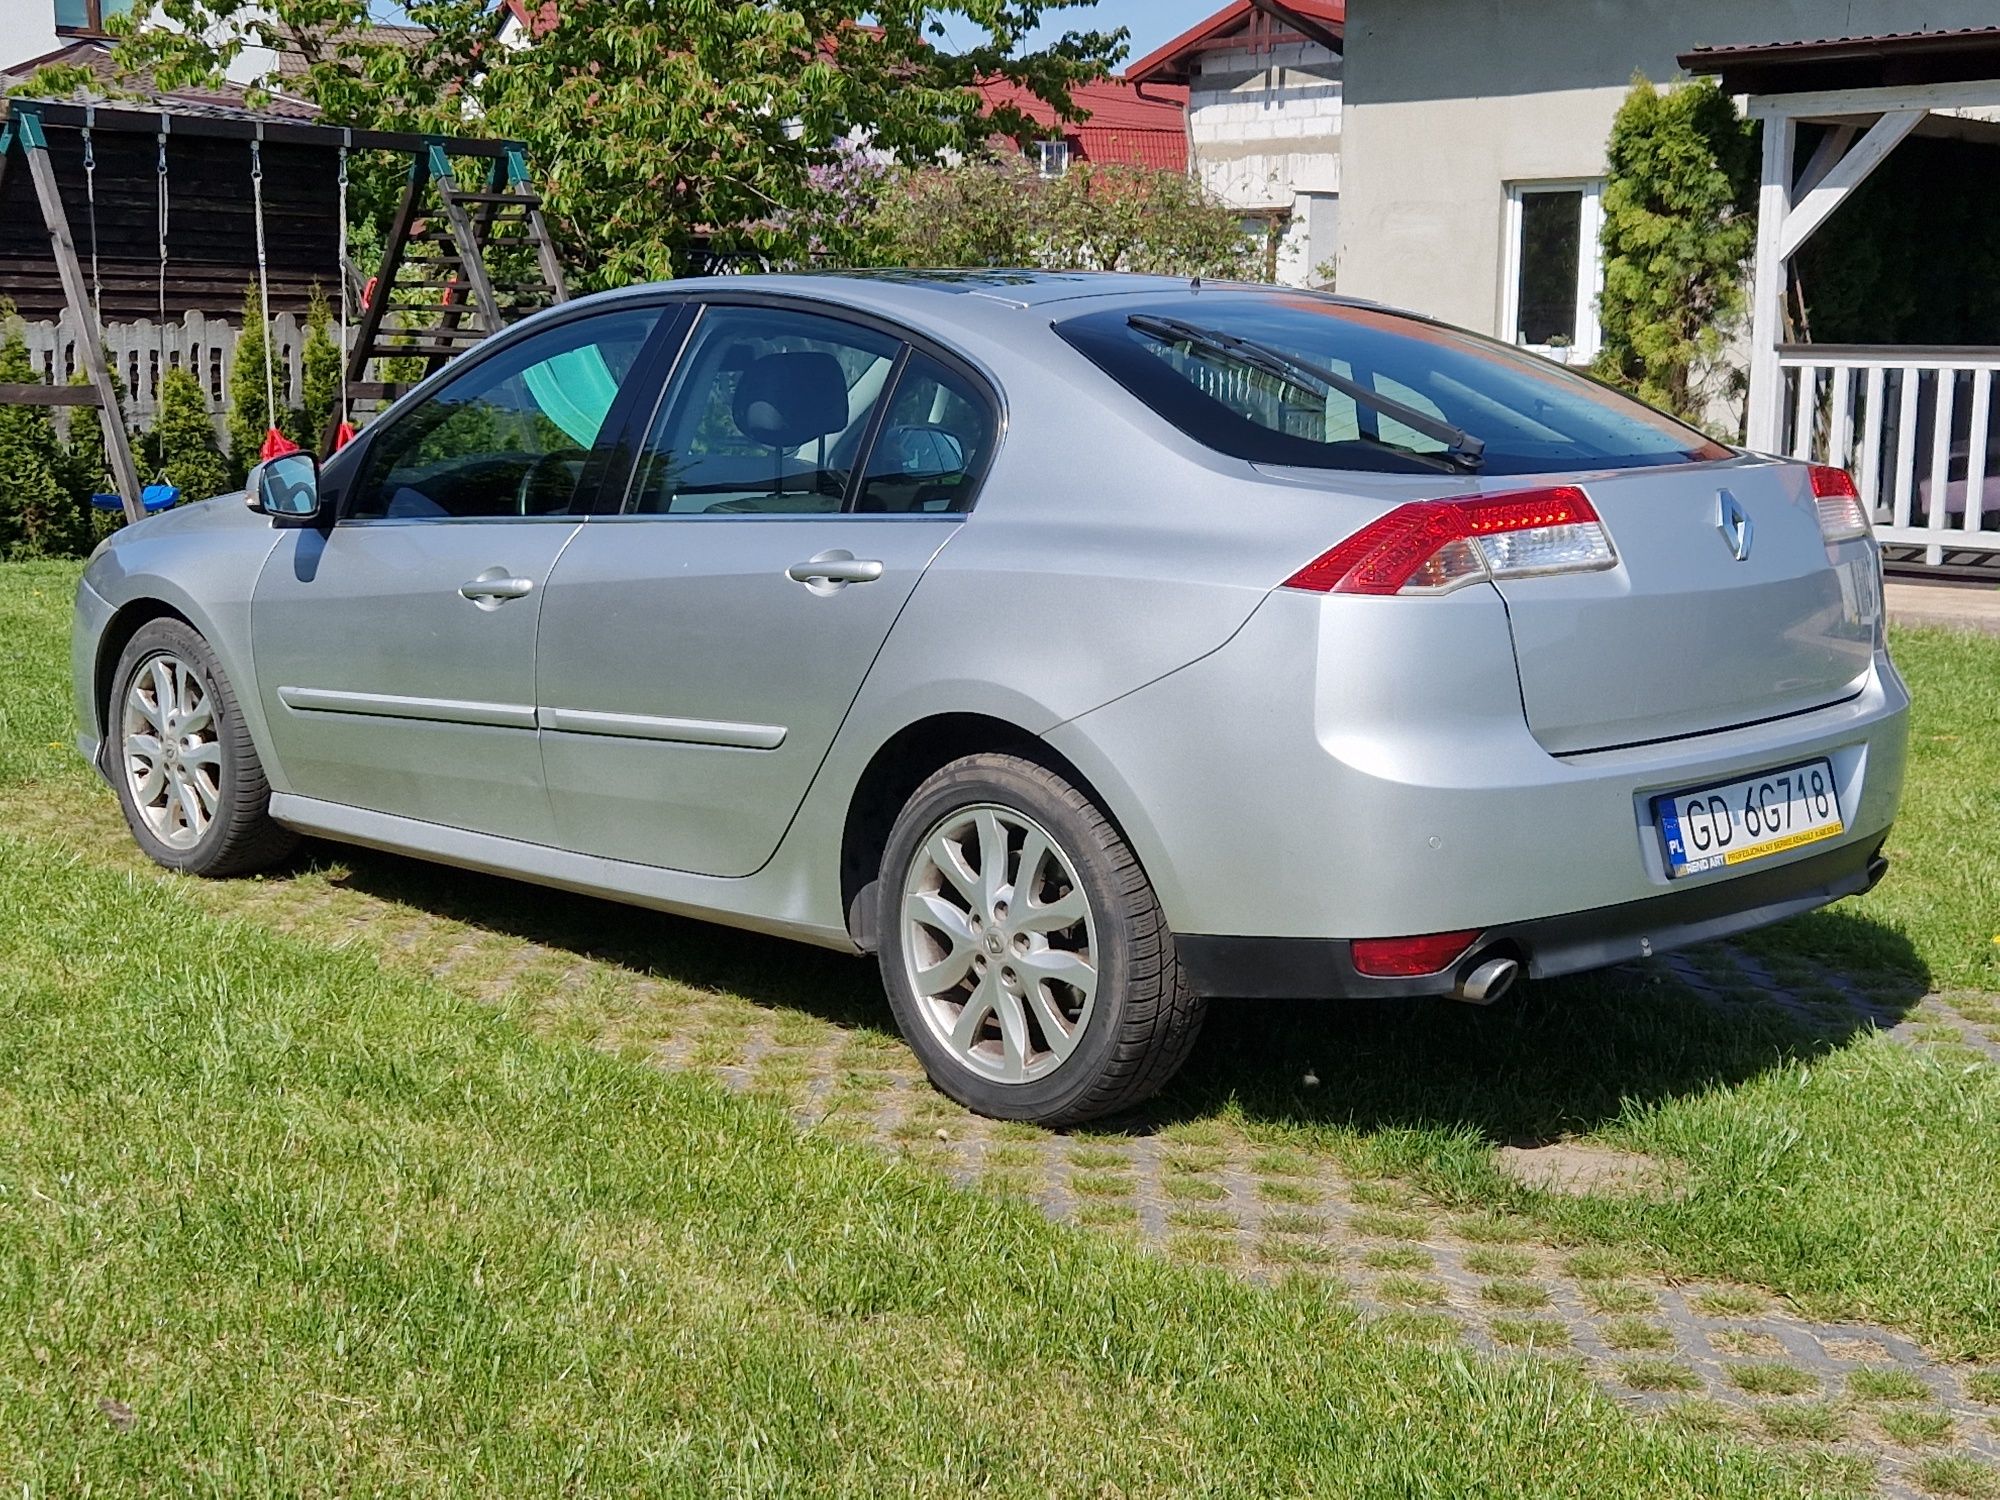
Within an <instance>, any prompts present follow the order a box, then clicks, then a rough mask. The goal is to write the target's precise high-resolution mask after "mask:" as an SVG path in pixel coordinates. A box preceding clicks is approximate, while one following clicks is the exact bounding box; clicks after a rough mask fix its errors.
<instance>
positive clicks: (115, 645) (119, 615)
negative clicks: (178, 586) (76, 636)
mask: <svg viewBox="0 0 2000 1500" xmlns="http://www.w3.org/2000/svg"><path fill="white" fill-rule="evenodd" d="M155 620H178V621H180V622H181V624H183V625H185V626H187V627H188V629H190V630H192V631H195V632H196V633H197V634H200V633H201V627H200V626H199V625H197V624H196V623H195V622H194V621H193V620H191V619H189V618H188V617H187V615H186V613H184V612H183V611H182V610H180V609H178V608H176V607H175V606H174V605H172V604H169V603H168V602H167V601H166V600H165V599H160V598H156V597H153V596H151V595H147V596H145V597H142V598H138V599H132V600H128V601H127V602H126V603H124V604H121V605H120V606H118V609H117V610H116V612H114V613H113V614H112V616H111V618H110V619H109V620H107V621H106V622H105V625H104V630H103V632H102V633H101V634H100V635H99V636H98V638H97V661H96V664H95V666H94V667H93V669H92V676H91V704H92V709H93V711H94V712H95V713H96V715H97V726H96V727H97V732H98V735H99V738H100V742H101V741H102V739H103V738H104V737H106V736H108V735H109V734H110V725H111V693H112V689H113V688H114V687H115V686H116V685H117V684H116V683H115V682H114V681H113V679H114V678H115V677H116V676H117V675H118V659H119V658H120V657H121V656H123V655H124V654H125V648H126V647H127V646H129V645H131V644H132V637H133V636H135V635H137V634H138V633H139V632H140V631H141V630H144V629H145V628H146V627H147V626H148V625H150V624H152V623H153V621H155ZM203 638H204V639H206V637H205V636H204V637H203ZM101 753H102V752H101V750H100V754H101Z"/></svg>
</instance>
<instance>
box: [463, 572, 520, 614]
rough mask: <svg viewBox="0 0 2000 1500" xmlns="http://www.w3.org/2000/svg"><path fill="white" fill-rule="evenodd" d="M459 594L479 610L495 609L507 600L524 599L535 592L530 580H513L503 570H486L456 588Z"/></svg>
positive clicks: (513, 578)
mask: <svg viewBox="0 0 2000 1500" xmlns="http://www.w3.org/2000/svg"><path fill="white" fill-rule="evenodd" d="M458 591H459V593H461V594H463V595H464V596H465V597H466V598H468V599H470V600H471V601H472V602H473V603H474V604H477V605H478V606H479V607H480V608H481V609H496V608H498V607H499V606H500V604H501V603H503V602H504V601H506V600H508V599H525V598H527V596H528V595H530V594H532V593H533V592H534V591H535V580H534V579H532V578H515V577H513V576H512V575H511V574H509V573H508V572H507V570H506V569H505V568H488V569H487V570H486V571H485V572H484V573H481V574H480V575H479V576H478V577H477V578H472V579H468V580H467V581H466V582H464V583H461V584H460V585H459V586H458Z"/></svg>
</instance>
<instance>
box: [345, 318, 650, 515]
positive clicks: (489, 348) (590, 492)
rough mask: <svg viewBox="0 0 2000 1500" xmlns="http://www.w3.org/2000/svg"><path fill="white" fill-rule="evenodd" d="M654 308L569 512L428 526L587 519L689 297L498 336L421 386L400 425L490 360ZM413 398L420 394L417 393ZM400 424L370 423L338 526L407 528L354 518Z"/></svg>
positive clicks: (400, 415)
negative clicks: (380, 450)
mask: <svg viewBox="0 0 2000 1500" xmlns="http://www.w3.org/2000/svg"><path fill="white" fill-rule="evenodd" d="M649 308H653V309H658V310H659V312H660V313H661V317H660V321H659V323H658V325H657V326H655V328H654V329H653V331H652V333H650V334H649V335H647V338H646V343H645V345H644V346H643V347H642V348H641V350H640V353H639V357H638V358H637V359H636V360H634V361H633V364H632V369H631V371H630V372H629V373H628V374H627V376H626V378H625V380H624V381H623V382H622V383H621V384H620V385H619V388H618V394H617V395H616V396H614V397H613V398H612V402H611V406H610V409H609V410H608V411H607V412H606V413H605V419H604V425H603V427H602V428H600V429H599V431H598V434H597V439H596V441H595V442H594V443H593V444H592V445H591V451H590V458H589V460H588V462H587V463H586V465H585V468H584V472H583V476H582V478H581V479H579V480H578V481H577V487H576V493H575V494H574V495H572V496H571V497H570V503H569V507H568V509H566V510H562V511H554V512H551V513H550V514H548V515H545V516H462V517H450V518H444V517H439V518H435V519H433V520H432V521H430V522H429V523H428V524H445V525H452V524H460V523H464V522H471V521H512V522H522V521H562V520H570V521H574V520H577V519H579V518H581V517H582V516H585V515H588V514H589V513H590V508H591V501H592V499H593V498H594V496H595V495H596V494H597V493H599V492H600V491H601V490H602V488H603V485H604V482H605V481H606V480H607V479H608V478H610V477H611V475H612V472H613V471H614V468H615V466H614V465H613V464H612V463H611V460H612V458H613V457H614V456H615V444H614V443H613V442H611V441H610V439H609V434H611V433H613V432H620V431H622V430H623V429H622V426H621V421H622V415H621V414H623V413H625V412H628V411H629V409H630V406H631V404H632V403H633V402H634V401H635V400H636V399H637V392H638V390H640V389H642V388H643V384H642V379H641V377H642V376H643V375H644V374H645V373H646V372H647V370H648V367H649V365H650V363H651V361H652V360H654V359H655V358H657V351H658V349H659V347H660V345H661V344H662V343H664V342H666V341H667V340H669V339H670V338H671V337H672V335H673V333H674V331H675V329H676V328H677V327H678V326H679V324H680V323H681V321H682V320H683V319H684V318H685V317H686V307H685V299H677V298H669V297H643V298H634V299H633V300H632V301H631V302H629V303H620V304H617V305H615V306H612V307H602V308H591V309H588V310H585V311H582V312H579V313H578V314H577V315H576V316H575V317H566V318H561V319H556V320H552V321H550V322H549V323H548V324H547V325H545V326H543V327H539V328H537V329H535V330H534V331H533V332H531V333H528V334H526V335H524V336H523V337H522V338H519V339H506V340H505V341H504V342H501V341H500V340H499V339H497V338H496V339H495V340H492V341H489V342H488V343H485V344H480V345H475V346H474V348H473V350H472V351H470V352H472V353H473V355H474V357H473V358H472V359H469V360H466V361H465V363H464V364H463V366H461V367H457V368H454V367H452V366H449V365H448V366H446V371H449V375H448V378H446V379H443V380H439V381H437V382H436V383H435V384H432V383H431V382H430V381H428V380H426V381H424V382H422V386H424V387H428V389H424V390H423V394H422V396H421V397H420V398H419V401H414V402H412V403H411V404H410V405H409V407H408V408H406V409H405V410H404V411H402V412H400V413H398V414H397V418H396V422H397V423H399V422H401V421H403V420H404V419H405V418H406V417H408V416H409V414H410V413H412V412H414V411H416V410H417V407H418V405H419V404H420V403H421V402H422V401H430V400H434V399H435V398H436V397H437V396H438V395H440V394H442V393H443V392H445V391H448V390H450V389H451V388H452V387H453V386H455V385H457V384H458V383H459V382H460V381H461V380H464V379H467V378H469V377H471V376H473V375H476V374H477V373H478V371H479V368H480V367H481V366H482V365H484V364H485V363H486V362H487V361H488V360H490V359H495V358H499V357H502V356H504V355H505V353H506V352H507V350H509V349H511V348H513V347H514V346H515V345H516V344H519V343H523V342H525V341H526V340H527V339H532V338H536V337H539V336H540V335H541V334H542V333H549V332H554V331H555V330H556V329H558V328H564V327H567V326H569V325H570V324H572V323H581V322H587V321H589V320H590V319H592V318H600V317H610V316H616V315H617V314H619V313H625V312H640V311H644V310H646V309H649ZM461 358H463V356H461ZM439 373H440V374H444V373H445V371H440V372H439ZM411 394H416V393H415V392H414V391H413V392H412V393H411ZM398 404H400V403H398ZM395 425H396V423H387V424H384V423H380V422H379V421H378V422H373V423H370V424H369V425H368V426H367V427H365V428H363V429H362V432H361V441H360V442H359V443H358V444H356V445H355V451H354V454H353V458H352V460H351V472H349V473H346V474H344V475H343V477H342V482H341V493H340V494H339V495H338V496H336V497H335V500H336V504H335V514H334V519H333V524H334V525H336V526H372V525H381V524H404V523H402V522H400V521H392V520H391V518H388V517H382V516H356V515H353V514H352V511H353V508H354V506H355V504H356V503H357V497H358V495H359V493H360V481H361V480H362V479H363V478H364V477H365V476H366V473H367V468H368V463H369V459H370V453H369V452H368V451H367V450H368V449H369V448H370V447H372V445H373V443H374V442H375V441H376V440H378V439H379V438H380V437H381V436H382V435H383V434H385V433H388V432H391V431H393V430H394V428H395Z"/></svg>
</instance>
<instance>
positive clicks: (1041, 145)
mask: <svg viewBox="0 0 2000 1500" xmlns="http://www.w3.org/2000/svg"><path fill="white" fill-rule="evenodd" d="M1035 153H1036V160H1037V162H1038V164H1039V166H1040V168H1041V173H1042V175H1043V176H1044V177H1060V176H1062V174H1063V173H1065V172H1067V171H1068V170H1069V142H1068V141H1036V142H1035Z"/></svg>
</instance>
